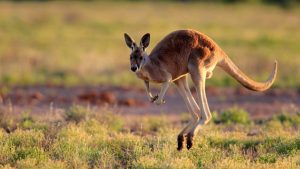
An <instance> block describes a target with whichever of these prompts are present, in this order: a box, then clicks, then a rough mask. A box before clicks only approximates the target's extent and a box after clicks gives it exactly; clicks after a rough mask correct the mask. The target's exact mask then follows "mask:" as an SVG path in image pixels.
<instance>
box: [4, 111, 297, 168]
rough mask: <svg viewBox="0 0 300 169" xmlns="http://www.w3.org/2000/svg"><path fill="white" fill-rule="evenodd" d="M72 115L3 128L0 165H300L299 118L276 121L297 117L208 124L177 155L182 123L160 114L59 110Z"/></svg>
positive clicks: (51, 166)
mask: <svg viewBox="0 0 300 169" xmlns="http://www.w3.org/2000/svg"><path fill="white" fill-rule="evenodd" d="M234 111H236V113H235V114H234V113H232V114H234V116H235V117H234V118H237V119H240V118H244V115H243V114H241V115H240V116H241V117H238V116H239V114H238V112H241V111H243V110H241V109H230V110H228V111H225V113H226V112H234ZM70 112H72V114H85V116H84V117H85V118H80V120H78V118H77V116H66V115H65V116H63V117H65V118H66V119H65V120H67V121H65V120H62V121H60V122H57V121H56V122H51V121H49V120H47V119H45V120H43V121H37V120H35V119H34V118H33V117H31V115H30V114H27V115H25V117H23V118H21V119H20V123H21V124H22V123H23V121H24V118H25V119H27V120H28V119H31V125H30V126H31V127H29V126H28V125H25V126H24V125H19V126H18V127H17V128H16V129H15V130H13V131H10V132H9V133H7V131H5V130H4V129H3V128H1V129H0V166H1V168H40V167H43V168H44V167H47V168H272V169H273V168H282V167H283V166H284V167H286V168H299V167H300V166H299V165H300V154H299V153H300V135H299V127H300V123H299V121H297V120H296V121H289V120H282V119H295V118H299V115H293V116H291V115H287V114H283V115H278V116H274V118H272V119H269V120H266V121H264V122H263V123H260V124H255V123H254V122H253V121H252V120H251V119H248V120H249V122H250V121H252V122H251V123H248V122H247V123H239V125H232V124H230V123H218V124H215V123H213V122H211V123H210V124H209V125H207V126H204V127H203V128H202V130H201V131H200V135H199V136H197V137H196V139H197V142H196V143H197V144H196V145H195V146H194V147H193V148H192V149H191V150H190V151H188V150H184V151H182V152H178V151H177V150H176V144H177V143H176V139H175V138H176V136H177V135H176V134H177V132H178V130H179V129H180V127H181V126H182V125H184V124H183V123H182V122H183V121H184V120H181V119H178V122H175V123H170V122H168V121H167V119H166V118H164V117H161V116H146V117H140V118H136V119H135V120H133V121H130V122H128V121H125V120H124V118H122V117H121V116H119V115H116V114H112V113H109V112H95V111H93V110H89V109H86V108H84V107H80V106H73V107H71V108H70V109H67V110H65V113H66V114H67V115H70ZM83 112H84V113H83ZM283 116H284V118H283ZM73 117H74V118H75V119H74V120H72V119H71V118H73ZM221 117H222V113H221ZM1 118H2V117H1ZM181 118H185V115H184V116H181ZM216 118H219V117H216ZM111 119H117V120H116V121H114V120H111ZM36 124H39V125H36ZM41 124H43V125H42V126H44V127H39V126H41ZM142 124H143V126H144V127H142V126H141V125H142Z"/></svg>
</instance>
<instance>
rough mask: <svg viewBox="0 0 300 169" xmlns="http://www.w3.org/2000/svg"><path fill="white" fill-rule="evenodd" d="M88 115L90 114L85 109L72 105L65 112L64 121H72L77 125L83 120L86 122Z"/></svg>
mask: <svg viewBox="0 0 300 169" xmlns="http://www.w3.org/2000/svg"><path fill="white" fill-rule="evenodd" d="M89 113H90V112H89V111H88V110H87V109H86V108H84V107H82V106H78V105H74V106H71V107H70V108H68V109H67V110H66V111H65V119H66V120H67V121H74V122H76V123H79V122H81V121H83V120H86V119H87V118H88V115H89Z"/></svg>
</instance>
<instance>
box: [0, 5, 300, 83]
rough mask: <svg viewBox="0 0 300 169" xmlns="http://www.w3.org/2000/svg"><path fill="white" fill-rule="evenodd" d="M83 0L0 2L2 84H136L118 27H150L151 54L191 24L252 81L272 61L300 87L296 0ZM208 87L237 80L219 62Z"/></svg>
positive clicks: (133, 31)
mask: <svg viewBox="0 0 300 169" xmlns="http://www.w3.org/2000/svg"><path fill="white" fill-rule="evenodd" d="M19 1H22V0H19ZM86 1H88V0H86ZM86 1H84V0H83V1H77V2H70V1H43V2H40V1H26V2H18V1H2V2H0V84H2V85H9V86H10V85H31V84H60V85H87V84H88V85H99V84H109V85H123V86H128V85H138V86H139V85H142V83H141V82H140V81H139V80H138V79H137V78H136V77H135V75H134V74H133V73H131V72H130V69H129V53H130V51H129V50H128V48H127V47H126V46H125V44H124V40H123V33H124V32H127V33H129V34H130V35H131V36H132V37H134V38H135V39H136V41H139V38H140V37H141V36H142V35H143V34H144V33H146V32H149V33H151V43H150V47H149V49H148V51H149V52H150V51H151V49H152V48H153V47H154V46H155V44H156V43H157V42H158V41H159V40H160V39H162V38H163V37H164V36H165V35H166V34H168V33H169V32H171V31H174V30H177V29H185V28H192V29H195V30H198V31H200V32H203V33H205V34H207V35H208V36H210V37H211V38H212V39H214V40H215V41H216V42H217V43H218V44H219V45H220V46H221V47H222V48H223V49H224V51H225V52H226V53H227V54H228V55H229V56H230V57H231V58H232V59H233V61H234V62H235V63H236V64H237V65H238V66H239V67H241V69H242V70H244V71H245V72H246V74H249V75H250V76H251V77H253V78H254V79H256V80H260V81H262V80H265V79H266V78H267V77H268V75H269V73H270V72H271V69H272V65H273V61H274V60H275V59H276V60H278V62H279V75H278V79H277V81H276V84H275V85H276V86H277V87H299V86H300V78H297V74H300V67H299V63H300V59H299V54H300V41H299V40H300V19H299V18H300V10H299V9H300V8H299V2H300V1H299V0H281V1H278V0H214V1H208V0H202V1H201V0H200V1H201V2H200V1H196V0H195V1H189V0H182V1H171V0H170V1H159V2H158V1H155V2H152V1H143V0H135V1H123V0H121V1H117V2H115V1H114V2H112V1H101V2H100V1H89V2H86ZM208 85H215V86H229V85H230V86H231V85H237V83H236V82H234V80H233V79H232V78H231V77H229V76H228V75H227V74H225V73H224V72H223V71H222V70H220V69H218V68H217V69H216V71H215V73H214V76H213V78H212V79H210V80H209V81H208Z"/></svg>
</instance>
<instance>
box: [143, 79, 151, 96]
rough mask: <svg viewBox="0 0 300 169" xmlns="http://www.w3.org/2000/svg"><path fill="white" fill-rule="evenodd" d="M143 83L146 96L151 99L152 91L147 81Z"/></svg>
mask: <svg viewBox="0 0 300 169" xmlns="http://www.w3.org/2000/svg"><path fill="white" fill-rule="evenodd" d="M144 84H145V88H146V93H147V96H148V98H149V100H151V99H152V98H153V96H152V93H151V91H150V84H149V81H144Z"/></svg>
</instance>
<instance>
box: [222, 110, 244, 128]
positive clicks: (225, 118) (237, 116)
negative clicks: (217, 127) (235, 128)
mask: <svg viewBox="0 0 300 169" xmlns="http://www.w3.org/2000/svg"><path fill="white" fill-rule="evenodd" d="M220 122H221V123H227V124H231V123H233V124H249V123H250V117H249V113H248V112H246V111H245V110H243V109H240V108H237V107H234V108H230V109H228V110H225V111H224V112H222V113H221V115H220Z"/></svg>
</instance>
